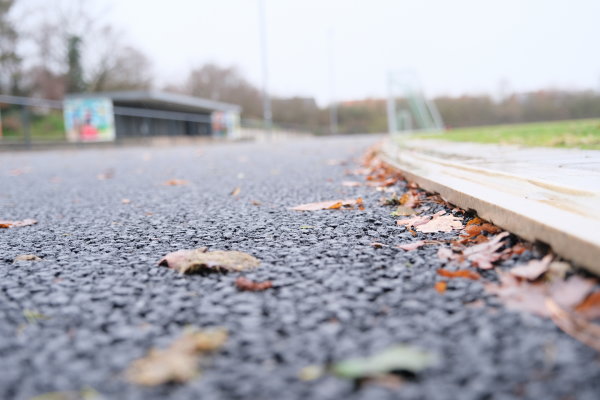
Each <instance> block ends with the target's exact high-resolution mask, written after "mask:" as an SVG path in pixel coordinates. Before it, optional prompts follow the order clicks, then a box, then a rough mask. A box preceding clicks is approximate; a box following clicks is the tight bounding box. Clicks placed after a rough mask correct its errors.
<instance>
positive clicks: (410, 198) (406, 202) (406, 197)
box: [400, 191, 421, 208]
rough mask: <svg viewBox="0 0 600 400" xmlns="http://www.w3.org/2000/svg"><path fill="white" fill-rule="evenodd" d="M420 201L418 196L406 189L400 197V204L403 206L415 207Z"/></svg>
mask: <svg viewBox="0 0 600 400" xmlns="http://www.w3.org/2000/svg"><path fill="white" fill-rule="evenodd" d="M420 203H421V200H420V199H419V196H418V195H416V194H415V193H413V192H412V191H408V192H406V193H404V194H403V195H402V196H401V197H400V205H402V206H405V207H409V208H415V207H417V206H418V205H419V204H420Z"/></svg>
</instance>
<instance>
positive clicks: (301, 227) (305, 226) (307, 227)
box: [300, 225, 314, 229]
mask: <svg viewBox="0 0 600 400" xmlns="http://www.w3.org/2000/svg"><path fill="white" fill-rule="evenodd" d="M312 228H314V226H312V225H300V229H312Z"/></svg>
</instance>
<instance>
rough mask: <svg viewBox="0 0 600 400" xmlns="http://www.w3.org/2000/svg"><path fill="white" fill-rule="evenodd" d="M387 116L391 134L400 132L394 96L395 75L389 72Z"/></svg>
mask: <svg viewBox="0 0 600 400" xmlns="http://www.w3.org/2000/svg"><path fill="white" fill-rule="evenodd" d="M387 118H388V132H389V133H390V135H393V134H395V133H396V132H398V122H397V121H396V99H395V98H394V77H393V76H392V73H391V72H389V73H388V99H387Z"/></svg>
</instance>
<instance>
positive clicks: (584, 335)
mask: <svg viewBox="0 0 600 400" xmlns="http://www.w3.org/2000/svg"><path fill="white" fill-rule="evenodd" d="M546 307H547V309H548V310H549V312H550V317H551V318H552V320H553V321H554V323H555V324H556V325H557V326H558V327H559V328H560V329H562V330H563V331H565V332H566V333H567V334H569V335H571V336H572V337H574V338H575V339H577V340H579V341H580V342H581V343H584V344H586V345H588V346H590V347H591V348H593V349H594V350H596V351H600V325H598V324H593V323H591V322H589V321H587V320H585V319H584V318H582V317H580V316H578V315H575V314H571V313H569V312H567V311H565V310H564V309H562V308H561V307H560V306H559V305H558V304H557V303H556V302H555V301H554V300H553V299H552V298H550V297H548V298H546Z"/></svg>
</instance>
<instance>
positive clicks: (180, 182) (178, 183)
mask: <svg viewBox="0 0 600 400" xmlns="http://www.w3.org/2000/svg"><path fill="white" fill-rule="evenodd" d="M187 184H188V181H186V180H185V179H169V180H168V181H166V182H164V183H163V185H165V186H181V185H187Z"/></svg>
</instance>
